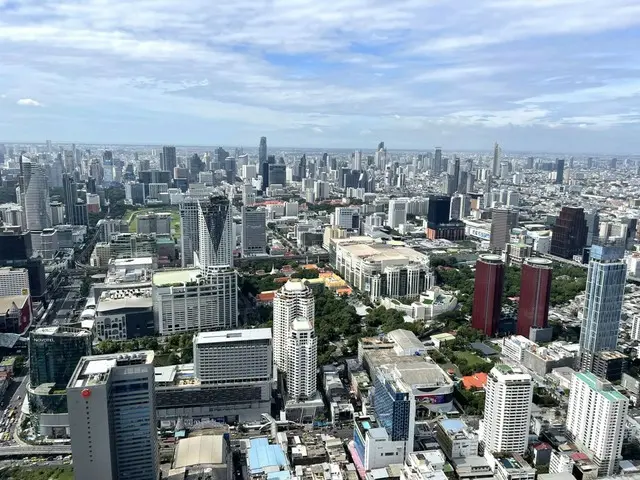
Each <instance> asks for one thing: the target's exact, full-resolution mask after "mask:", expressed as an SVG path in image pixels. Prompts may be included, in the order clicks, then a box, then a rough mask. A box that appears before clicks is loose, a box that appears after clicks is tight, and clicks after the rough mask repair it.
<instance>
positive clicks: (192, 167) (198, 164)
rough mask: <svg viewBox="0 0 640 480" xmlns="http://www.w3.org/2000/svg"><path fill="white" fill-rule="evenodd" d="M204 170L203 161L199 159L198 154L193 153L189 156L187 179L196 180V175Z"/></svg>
mask: <svg viewBox="0 0 640 480" xmlns="http://www.w3.org/2000/svg"><path fill="white" fill-rule="evenodd" d="M203 171H204V163H203V162H202V160H200V156H199V155H198V154H197V153H194V154H193V155H191V157H190V158H189V181H190V182H197V181H198V175H199V174H200V172H203Z"/></svg>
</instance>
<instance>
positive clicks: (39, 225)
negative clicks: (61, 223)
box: [20, 157, 51, 231]
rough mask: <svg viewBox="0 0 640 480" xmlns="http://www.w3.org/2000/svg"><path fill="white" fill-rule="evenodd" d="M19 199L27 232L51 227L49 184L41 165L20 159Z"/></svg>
mask: <svg viewBox="0 0 640 480" xmlns="http://www.w3.org/2000/svg"><path fill="white" fill-rule="evenodd" d="M20 170H21V179H20V180H21V181H20V197H21V203H22V211H23V212H24V217H25V222H24V225H26V228H27V230H32V231H40V230H44V229H45V228H49V227H50V226H51V211H50V207H49V183H48V181H47V175H46V172H45V169H44V167H43V166H42V165H40V164H38V163H33V162H31V161H29V160H25V159H24V157H21V159H20Z"/></svg>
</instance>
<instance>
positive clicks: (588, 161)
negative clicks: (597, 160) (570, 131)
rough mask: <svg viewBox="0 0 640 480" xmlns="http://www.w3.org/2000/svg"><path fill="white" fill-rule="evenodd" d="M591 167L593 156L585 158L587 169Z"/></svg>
mask: <svg viewBox="0 0 640 480" xmlns="http://www.w3.org/2000/svg"><path fill="white" fill-rule="evenodd" d="M592 168H593V157H589V158H587V169H588V170H591V169H592Z"/></svg>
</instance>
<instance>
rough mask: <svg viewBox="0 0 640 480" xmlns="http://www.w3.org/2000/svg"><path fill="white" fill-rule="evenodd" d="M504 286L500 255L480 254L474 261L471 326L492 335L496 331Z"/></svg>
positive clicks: (502, 265) (502, 264)
mask: <svg viewBox="0 0 640 480" xmlns="http://www.w3.org/2000/svg"><path fill="white" fill-rule="evenodd" d="M503 288H504V263H503V262H502V257H501V256H500V255H490V254H485V255H480V257H479V258H478V260H477V261H476V278H475V286H474V291H473V311H472V313H471V326H472V327H473V328H477V329H478V330H482V331H483V332H484V334H485V335H487V336H489V337H493V336H494V335H495V334H496V333H498V326H499V322H500V312H501V310H502V290H503Z"/></svg>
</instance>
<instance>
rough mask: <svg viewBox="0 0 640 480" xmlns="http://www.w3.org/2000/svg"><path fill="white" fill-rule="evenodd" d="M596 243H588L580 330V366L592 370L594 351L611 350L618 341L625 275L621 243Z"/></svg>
mask: <svg viewBox="0 0 640 480" xmlns="http://www.w3.org/2000/svg"><path fill="white" fill-rule="evenodd" d="M597 243H598V242H594V245H593V246H592V247H591V258H590V261H589V272H588V274H587V287H586V290H585V300H584V309H583V314H582V329H581V330H580V367H581V368H582V369H583V370H588V371H592V368H593V361H594V357H595V355H596V354H597V353H598V352H601V351H604V350H615V349H616V346H617V345H618V334H619V329H620V315H621V313H622V301H623V296H624V287H625V283H626V278H627V264H626V263H625V262H624V261H623V260H622V257H623V255H624V246H623V244H622V243H621V242H618V243H620V245H616V244H613V245H607V244H604V245H599V244H597ZM603 243H604V242H603Z"/></svg>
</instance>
